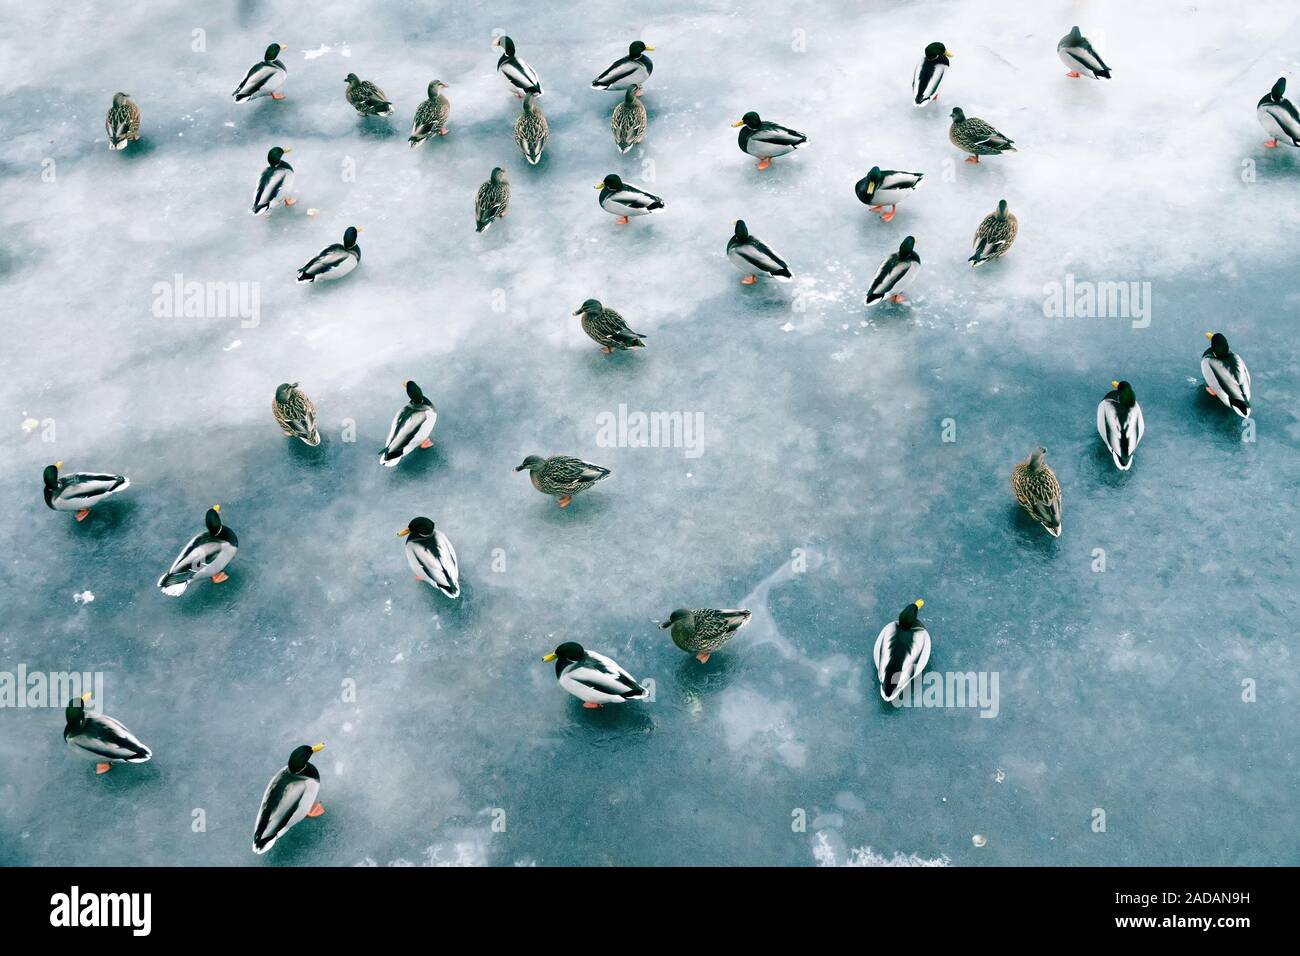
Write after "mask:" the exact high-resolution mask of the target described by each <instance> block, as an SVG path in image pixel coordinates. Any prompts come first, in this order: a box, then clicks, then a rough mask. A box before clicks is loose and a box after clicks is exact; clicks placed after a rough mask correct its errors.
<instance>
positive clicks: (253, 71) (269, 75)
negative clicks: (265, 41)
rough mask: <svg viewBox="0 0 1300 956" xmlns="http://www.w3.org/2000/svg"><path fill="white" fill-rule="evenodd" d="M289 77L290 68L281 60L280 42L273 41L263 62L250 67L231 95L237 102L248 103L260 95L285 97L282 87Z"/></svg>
mask: <svg viewBox="0 0 1300 956" xmlns="http://www.w3.org/2000/svg"><path fill="white" fill-rule="evenodd" d="M288 78H289V68H288V67H286V66H285V65H284V63H283V62H281V60H280V44H278V43H272V44H271V45H270V46H268V47H267V48H266V55H265V56H263V57H262V62H261V63H254V64H253V65H252V66H251V67H249V69H248V72H247V73H245V74H244V78H243V79H242V80H240V81H239V86H237V87H235V92H233V93H231V94H230V95H231V96H232V97H234V99H235V102H236V103H247V102H248V101H249V100H255V99H257V98H258V97H259V96H269V97H271V99H273V100H282V99H284V94H283V93H281V92H280V87H282V86H284V81H285V80H286V79H288Z"/></svg>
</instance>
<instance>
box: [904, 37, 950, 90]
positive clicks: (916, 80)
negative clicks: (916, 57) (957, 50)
mask: <svg viewBox="0 0 1300 956" xmlns="http://www.w3.org/2000/svg"><path fill="white" fill-rule="evenodd" d="M951 59H952V54H951V53H949V52H948V48H947V47H946V46H944V45H943V44H942V43H941V42H939V41H938V40H936V41H935V42H933V43H927V44H926V46H925V52H924V53H923V54H921V62H920V63H918V64H917V65H916V69H915V70H913V71H912V105H913V106H924V105H925V104H926V103H929V102H930V101H931V100H937V99H938V98H939V84H940V83H942V82H943V75H944V74H945V73H947V72H948V67H949V66H951V63H950V62H949V61H950V60H951Z"/></svg>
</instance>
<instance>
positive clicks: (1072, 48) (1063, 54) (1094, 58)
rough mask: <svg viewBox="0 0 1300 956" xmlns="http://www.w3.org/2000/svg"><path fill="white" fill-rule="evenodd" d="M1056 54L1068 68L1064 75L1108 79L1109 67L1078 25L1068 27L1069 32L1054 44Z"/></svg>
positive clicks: (1075, 77)
mask: <svg viewBox="0 0 1300 956" xmlns="http://www.w3.org/2000/svg"><path fill="white" fill-rule="evenodd" d="M1056 55H1057V56H1059V57H1060V58H1061V62H1062V63H1064V64H1065V65H1066V66H1068V67H1069V68H1070V72H1068V73H1066V74H1065V75H1066V76H1070V77H1073V78H1074V79H1076V80H1077V79H1078V78H1079V77H1080V76H1086V77H1088V78H1089V79H1093V80H1109V79H1110V67H1108V66H1107V65H1106V64H1105V62H1104V61H1103V60H1102V58H1101V54H1099V53H1098V52H1097V51H1096V50H1094V49H1093V48H1092V44H1091V43H1089V42H1088V38H1087V37H1086V36H1084V35H1083V34H1082V33H1080V32H1079V28H1078V27H1070V32H1069V33H1067V34H1066V35H1065V36H1063V37H1061V42H1060V43H1058V44H1056Z"/></svg>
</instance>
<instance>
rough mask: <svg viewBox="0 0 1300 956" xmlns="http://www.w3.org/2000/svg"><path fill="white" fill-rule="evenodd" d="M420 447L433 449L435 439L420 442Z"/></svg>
mask: <svg viewBox="0 0 1300 956" xmlns="http://www.w3.org/2000/svg"><path fill="white" fill-rule="evenodd" d="M420 447H421V448H432V447H433V439H432V438H426V439H425V440H424V441H422V442H420Z"/></svg>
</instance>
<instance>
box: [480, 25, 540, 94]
mask: <svg viewBox="0 0 1300 956" xmlns="http://www.w3.org/2000/svg"><path fill="white" fill-rule="evenodd" d="M492 48H493V49H494V50H501V51H502V52H501V59H499V60H497V72H498V73H500V74H501V75H502V76H504V77H505V78H506V82H507V83H509V84H510V89H512V90H514V93H515V96H518V97H520V98H522V97H523V96H524V95H525V94H526V93H532V94H533V95H534V96H541V95H542V81H541V80H539V79H538V78H537V71H536V70H534V69H533V68H532V67H531V66H529V65H528V64H527V63H525V62H524V59H523V57H520V56H516V55H515V41H514V40H512V39H510V38H509V37H497V38H496V39H495V40H493V41H492Z"/></svg>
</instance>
